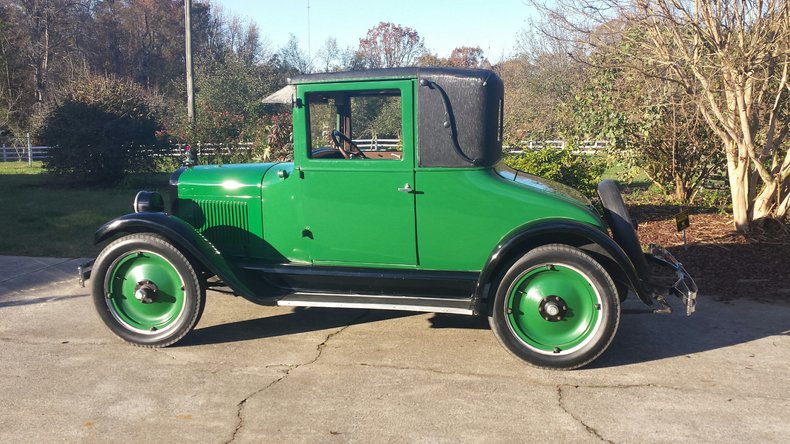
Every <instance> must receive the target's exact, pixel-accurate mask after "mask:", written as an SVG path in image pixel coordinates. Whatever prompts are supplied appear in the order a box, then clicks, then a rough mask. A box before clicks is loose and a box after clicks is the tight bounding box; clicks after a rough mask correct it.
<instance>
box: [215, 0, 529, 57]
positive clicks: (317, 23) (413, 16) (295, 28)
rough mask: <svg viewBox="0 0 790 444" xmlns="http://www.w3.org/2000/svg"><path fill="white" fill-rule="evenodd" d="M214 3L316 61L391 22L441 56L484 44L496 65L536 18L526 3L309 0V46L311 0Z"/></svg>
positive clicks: (521, 0)
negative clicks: (293, 41)
mask: <svg viewBox="0 0 790 444" xmlns="http://www.w3.org/2000/svg"><path fill="white" fill-rule="evenodd" d="M212 3H213V4H215V5H216V4H219V5H221V6H222V7H223V10H224V12H225V13H226V14H228V15H236V16H239V17H240V18H243V19H249V20H253V21H254V22H256V23H257V24H258V26H259V29H260V32H261V36H262V37H264V38H266V39H267V40H268V41H269V42H270V43H271V45H272V46H273V47H274V48H275V49H276V48H279V47H281V46H283V45H284V44H285V43H286V42H287V41H288V38H289V36H290V34H291V33H293V34H294V35H295V36H296V37H297V39H299V44H300V46H301V48H302V49H303V50H304V51H305V52H307V51H308V47H309V50H310V53H311V54H312V56H313V57H315V55H316V53H317V52H318V50H319V49H320V48H321V46H323V44H324V42H325V41H326V39H327V38H329V37H335V38H336V39H337V42H338V45H339V46H340V47H341V48H345V47H347V46H351V47H353V48H354V49H356V48H357V47H358V45H359V39H360V38H362V37H364V36H365V34H366V33H367V30H368V29H370V28H372V27H374V26H376V25H377V24H378V23H379V22H381V21H386V22H393V23H395V24H399V25H402V26H408V27H410V28H414V29H415V30H416V31H417V32H418V33H419V35H420V36H421V37H423V38H424V40H425V46H426V47H427V48H428V50H430V51H431V52H433V53H435V54H437V55H438V56H440V57H447V56H449V55H450V52H451V51H452V50H453V48H455V47H458V46H472V47H474V46H480V47H481V48H482V49H483V51H484V52H485V55H486V57H487V58H488V59H489V60H490V61H491V62H492V63H496V62H498V61H500V60H502V59H503V58H505V57H508V56H510V55H512V53H513V50H514V46H515V43H516V37H517V35H518V33H519V32H520V31H521V30H522V29H525V28H526V27H527V26H528V25H529V19H530V18H533V19H534V18H536V12H535V10H534V8H533V7H531V6H529V5H528V4H527V3H526V0H499V1H491V0H488V1H482V2H481V1H474V2H472V1H463V0H461V1H446V0H433V1H431V0H399V1H394V2H388V1H375V0H367V1H365V0H344V1H330V0H309V4H310V14H309V15H310V20H309V23H310V26H309V28H310V32H309V35H310V39H309V45H308V13H307V11H308V9H307V5H308V0H280V1H269V0H265V1H249V0H213V1H212Z"/></svg>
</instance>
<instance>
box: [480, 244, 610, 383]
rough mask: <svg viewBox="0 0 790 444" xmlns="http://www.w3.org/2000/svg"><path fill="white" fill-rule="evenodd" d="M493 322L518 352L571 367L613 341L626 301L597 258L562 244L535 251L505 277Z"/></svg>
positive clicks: (546, 364) (536, 362) (545, 364)
mask: <svg viewBox="0 0 790 444" xmlns="http://www.w3.org/2000/svg"><path fill="white" fill-rule="evenodd" d="M495 291H496V295H495V297H494V302H493V308H492V310H491V313H490V315H489V323H490V325H491V329H492V330H493V332H494V335H495V336H496V337H497V339H498V340H499V342H500V343H501V344H502V345H503V346H504V347H505V348H506V349H507V350H508V351H509V352H511V353H512V354H513V355H515V356H516V357H518V358H520V359H523V360H524V361H526V362H527V363H529V364H531V365H533V366H536V367H541V368H550V369H558V370H571V369H574V368H578V367H581V366H583V365H586V364H588V363H590V362H592V361H593V360H594V359H595V358H597V357H598V356H600V355H601V353H603V352H604V350H606V348H607V347H608V346H609V344H610V343H611V342H612V339H613V338H614V335H615V333H616V332H617V327H618V324H619V322H620V300H619V298H618V293H617V289H616V288H615V284H614V282H613V281H612V278H611V277H610V276H609V274H608V273H607V272H606V270H604V268H603V267H602V266H601V265H600V264H599V263H598V262H597V261H596V260H595V259H593V258H592V257H590V256H589V255H587V254H586V253H584V252H582V251H581V250H579V249H577V248H574V247H570V246H567V245H561V244H551V245H545V246H541V247H538V248H535V249H533V250H531V251H530V252H529V253H527V254H526V255H524V256H523V257H521V258H520V259H519V260H517V261H516V262H515V263H514V264H513V265H512V266H511V267H510V269H508V270H507V271H505V272H504V274H503V275H502V276H501V278H500V280H499V283H498V285H497V287H496V290H495Z"/></svg>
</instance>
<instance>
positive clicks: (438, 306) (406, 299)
mask: <svg viewBox="0 0 790 444" xmlns="http://www.w3.org/2000/svg"><path fill="white" fill-rule="evenodd" d="M277 305H282V306H287V307H329V308H363V309H371V310H402V311H421V312H427V313H453V314H463V315H471V314H474V312H473V311H472V308H471V307H472V299H471V298H468V299H443V298H430V297H420V296H391V295H368V294H338V293H316V292H297V293H292V294H289V295H288V296H284V297H282V298H280V299H278V300H277Z"/></svg>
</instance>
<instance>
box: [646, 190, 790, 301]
mask: <svg viewBox="0 0 790 444" xmlns="http://www.w3.org/2000/svg"><path fill="white" fill-rule="evenodd" d="M630 211H631V213H632V214H631V217H634V218H636V219H637V221H638V222H639V229H638V234H639V238H640V240H641V241H642V243H643V244H649V243H654V244H658V245H662V246H664V247H666V248H667V249H668V250H669V251H670V252H672V254H674V255H675V257H677V258H678V260H680V261H681V262H682V263H683V265H684V266H685V267H686V269H687V270H688V272H689V273H691V275H692V276H693V277H694V279H695V281H696V282H697V284H698V286H699V288H700V293H702V294H706V295H710V296H714V297H716V298H718V299H721V300H731V299H733V298H735V297H736V295H738V296H740V297H748V298H750V299H754V300H758V301H765V302H770V301H776V300H784V301H788V300H790V226H789V225H787V224H783V223H779V222H776V221H769V222H766V223H764V224H755V226H754V227H753V228H752V231H751V232H750V233H748V234H741V233H738V232H736V231H735V230H734V229H733V223H732V216H731V215H730V214H726V213H723V212H714V211H713V210H711V209H705V208H691V209H690V211H689V213H690V218H689V219H690V222H691V226H690V227H689V228H688V229H687V230H686V240H687V245H686V246H685V247H684V245H683V235H682V234H681V233H679V232H678V231H677V227H676V224H675V219H674V215H675V214H676V213H677V212H678V211H679V210H678V208H677V207H672V206H667V205H644V204H643V205H635V206H631V207H630Z"/></svg>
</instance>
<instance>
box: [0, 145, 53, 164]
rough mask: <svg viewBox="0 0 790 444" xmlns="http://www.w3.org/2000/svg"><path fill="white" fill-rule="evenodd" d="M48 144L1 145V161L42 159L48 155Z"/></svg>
mask: <svg viewBox="0 0 790 444" xmlns="http://www.w3.org/2000/svg"><path fill="white" fill-rule="evenodd" d="M47 151H49V147H48V146H31V147H30V148H29V150H28V147H27V146H24V145H23V146H6V145H2V146H0V161H1V162H28V161H30V160H42V159H45V158H46V157H47Z"/></svg>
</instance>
